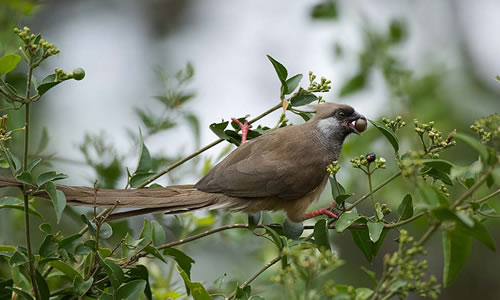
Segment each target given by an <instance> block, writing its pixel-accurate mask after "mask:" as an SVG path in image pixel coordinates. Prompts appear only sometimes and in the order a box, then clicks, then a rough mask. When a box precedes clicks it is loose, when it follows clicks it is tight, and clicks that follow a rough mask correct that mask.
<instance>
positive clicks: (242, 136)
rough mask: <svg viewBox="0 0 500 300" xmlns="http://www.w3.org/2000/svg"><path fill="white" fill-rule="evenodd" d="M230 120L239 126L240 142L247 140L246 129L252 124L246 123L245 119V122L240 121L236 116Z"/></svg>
mask: <svg viewBox="0 0 500 300" xmlns="http://www.w3.org/2000/svg"><path fill="white" fill-rule="evenodd" d="M231 120H233V122H235V123H236V124H238V126H240V128H241V143H242V144H243V143H244V142H246V141H247V135H248V129H250V128H252V125H251V124H248V121H247V120H245V122H243V124H242V123H241V122H240V120H238V119H236V118H231Z"/></svg>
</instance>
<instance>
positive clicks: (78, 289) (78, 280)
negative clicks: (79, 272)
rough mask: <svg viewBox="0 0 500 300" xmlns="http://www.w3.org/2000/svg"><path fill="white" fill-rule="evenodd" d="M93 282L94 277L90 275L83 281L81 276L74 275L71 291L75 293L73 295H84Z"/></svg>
mask: <svg viewBox="0 0 500 300" xmlns="http://www.w3.org/2000/svg"><path fill="white" fill-rule="evenodd" d="M93 283H94V278H92V277H91V278H89V279H88V280H86V281H84V280H83V279H82V277H80V276H75V279H74V280H73V293H75V296H80V297H81V296H84V295H85V294H86V293H87V292H88V290H89V289H90V287H91V286H92V284H93Z"/></svg>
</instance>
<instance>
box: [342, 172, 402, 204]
mask: <svg viewBox="0 0 500 300" xmlns="http://www.w3.org/2000/svg"><path fill="white" fill-rule="evenodd" d="M400 175H401V170H399V171H397V172H396V173H394V174H392V176H391V177H389V178H387V179H386V180H385V181H384V182H382V183H381V184H379V185H378V186H376V187H375V188H374V189H373V192H370V193H366V194H365V195H364V196H363V197H361V198H359V199H358V200H356V201H354V203H353V204H351V205H350V206H349V207H346V210H351V209H353V208H354V207H355V206H356V205H358V204H360V203H361V202H363V201H364V200H365V199H367V198H368V197H370V195H371V194H372V193H375V192H376V191H378V190H380V189H381V188H383V187H384V186H386V185H387V184H388V183H389V182H391V181H393V180H394V179H396V178H398V177H399V176H400Z"/></svg>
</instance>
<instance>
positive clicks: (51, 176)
mask: <svg viewBox="0 0 500 300" xmlns="http://www.w3.org/2000/svg"><path fill="white" fill-rule="evenodd" d="M66 178H68V175H66V174H62V173H56V172H54V171H48V172H45V173H42V174H40V176H38V178H37V179H36V184H37V185H38V186H42V185H44V184H46V183H47V182H49V181H56V180H61V179H66Z"/></svg>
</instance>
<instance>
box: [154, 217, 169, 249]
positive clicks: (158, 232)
mask: <svg viewBox="0 0 500 300" xmlns="http://www.w3.org/2000/svg"><path fill="white" fill-rule="evenodd" d="M151 231H152V235H153V245H155V246H160V245H162V244H165V242H166V241H167V237H166V234H165V230H164V229H163V226H161V224H160V223H158V221H156V220H153V221H151Z"/></svg>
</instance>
